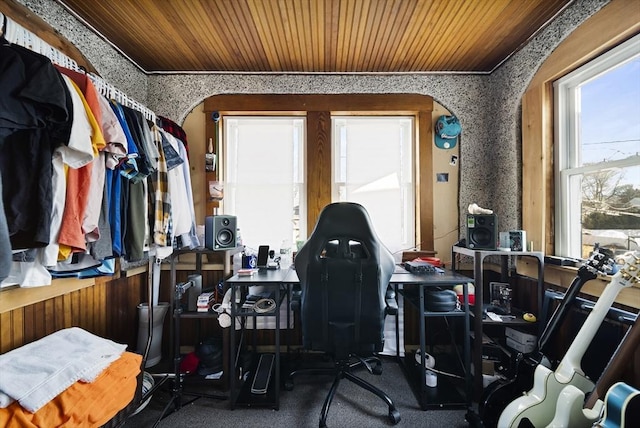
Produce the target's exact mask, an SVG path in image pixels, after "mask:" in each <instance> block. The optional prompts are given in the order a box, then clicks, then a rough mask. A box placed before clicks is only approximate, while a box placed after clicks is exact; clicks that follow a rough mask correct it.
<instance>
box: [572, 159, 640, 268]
mask: <svg viewBox="0 0 640 428" xmlns="http://www.w3.org/2000/svg"><path fill="white" fill-rule="evenodd" d="M595 243H599V244H600V245H601V246H603V247H606V248H609V249H611V250H613V251H614V253H616V254H618V253H623V252H625V251H628V250H637V249H639V248H640V247H639V244H640V166H634V167H627V168H611V169H602V170H598V171H594V172H591V173H586V174H584V176H583V178H582V246H583V248H582V254H583V257H584V256H585V255H588V254H589V251H591V249H593V245H594V244H595Z"/></svg>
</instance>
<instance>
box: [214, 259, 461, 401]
mask: <svg viewBox="0 0 640 428" xmlns="http://www.w3.org/2000/svg"><path fill="white" fill-rule="evenodd" d="M226 282H227V286H228V287H231V289H232V298H231V301H232V302H235V301H236V300H235V296H236V294H235V293H236V291H237V289H238V288H239V287H242V286H249V285H266V286H273V287H274V288H275V291H276V295H275V300H276V302H278V308H276V310H275V313H271V314H269V315H271V316H274V315H275V317H276V333H275V340H276V343H275V345H276V355H275V364H276V367H275V379H272V384H274V385H273V388H274V389H275V390H274V395H273V396H270V398H269V399H268V400H266V401H265V402H264V403H263V404H268V405H271V406H274V407H275V408H278V405H279V388H280V385H279V383H280V353H279V350H280V310H279V305H280V302H281V301H282V295H281V292H285V293H286V295H287V296H290V291H291V286H292V285H295V284H299V282H300V281H299V279H298V275H297V274H296V272H295V270H294V269H286V270H285V269H283V270H267V271H261V272H258V273H256V274H254V275H252V276H238V275H234V276H232V277H231V278H229V279H228V280H227V281H226ZM469 282H473V280H472V279H470V278H468V277H466V276H464V275H461V274H459V273H456V272H451V271H445V273H443V274H426V275H414V274H411V273H408V272H406V273H404V272H403V273H394V274H393V276H392V277H391V280H390V281H389V283H390V284H391V285H392V286H393V288H394V290H396V292H398V291H400V292H401V291H402V290H408V289H409V288H412V287H417V288H418V296H419V297H418V302H417V305H418V309H419V312H420V349H421V352H422V355H424V352H425V348H426V331H425V319H426V318H429V317H461V318H463V319H464V330H465V332H464V337H463V342H464V343H463V358H462V359H463V367H462V370H463V377H464V388H463V389H464V394H462V395H461V396H456V397H455V398H453V396H452V394H451V391H448V390H447V388H444V387H443V388H428V387H427V386H426V371H425V367H424V366H423V367H422V370H421V371H420V374H421V375H420V378H419V379H416V376H415V371H414V372H413V373H412V372H411V370H410V369H409V366H410V364H408V363H407V362H405V361H403V359H402V358H401V357H400V350H399V346H396V357H397V359H398V361H399V363H400V365H401V367H402V368H403V370H404V371H405V375H406V377H407V380H408V381H409V382H410V384H411V385H412V387H413V388H414V393H415V394H416V397H417V399H418V402H419V403H420V406H421V407H422V409H423V410H427V409H429V408H442V407H444V406H450V405H452V406H456V407H469V406H470V405H471V372H470V370H469V368H470V366H471V363H470V344H469V337H470V335H469V311H468V310H462V311H452V312H429V311H425V310H424V288H425V287H437V286H453V285H456V284H463V292H464V301H465V302H468V289H467V283H469ZM396 296H398V294H397V293H396ZM468 307H469V306H468V305H466V304H465V305H463V309H465V308H468ZM245 312H246V311H245ZM288 314H289V312H287V317H288ZM241 316H247V314H246V313H244V314H243V313H242V312H241V310H240V304H235V305H232V310H231V318H232V324H231V326H232V328H231V334H230V341H231V344H230V351H231V366H232V367H231V390H232V391H235V382H236V381H237V379H236V375H237V373H236V360H237V357H238V355H237V354H236V349H235V347H236V343H235V336H236V331H235V325H236V317H241ZM251 316H256V315H254V314H251ZM254 325H255V324H254ZM287 325H289V320H287ZM399 339H400V337H399V319H398V315H396V343H397V344H399V343H400V340H399ZM405 360H406V358H405ZM413 365H414V366H415V364H413ZM441 381H442V385H443V386H444V385H445V384H447V383H448V382H447V380H446V379H443V377H442V376H439V380H438V384H439V385H440V382H441ZM245 383H247V382H245ZM436 389H437V392H438V394H436V393H434V391H435V390H436ZM440 392H443V394H442V395H441V394H439V393H440ZM233 394H234V393H233V392H232V400H231V401H232V406H233V405H234V403H236V401H237V400H235V399H234V397H233ZM442 397H444V399H443V400H444V401H437V402H436V401H435V400H439V399H440V398H442ZM236 398H237V397H236Z"/></svg>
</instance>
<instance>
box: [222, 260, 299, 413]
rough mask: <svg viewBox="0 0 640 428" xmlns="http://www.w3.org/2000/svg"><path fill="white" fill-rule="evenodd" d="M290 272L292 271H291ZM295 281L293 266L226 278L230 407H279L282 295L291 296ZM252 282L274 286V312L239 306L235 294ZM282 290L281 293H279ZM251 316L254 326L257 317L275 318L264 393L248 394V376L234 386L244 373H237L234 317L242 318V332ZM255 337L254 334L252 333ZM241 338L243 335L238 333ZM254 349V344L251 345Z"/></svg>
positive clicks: (241, 291) (256, 362)
mask: <svg viewBox="0 0 640 428" xmlns="http://www.w3.org/2000/svg"><path fill="white" fill-rule="evenodd" d="M292 272H293V274H292ZM297 282H298V276H297V275H295V271H293V269H277V270H260V271H259V272H257V273H255V274H253V275H250V276H239V275H237V274H235V275H233V276H232V277H231V278H229V279H227V281H226V283H227V287H228V288H229V289H230V290H231V314H230V315H231V332H230V335H229V339H230V340H229V341H230V343H229V351H230V356H231V361H230V370H229V371H230V375H231V376H230V382H229V386H230V395H231V408H232V409H233V408H234V407H235V406H236V405H246V406H268V407H272V408H274V409H276V410H277V409H278V408H279V406H280V304H281V303H282V300H283V298H284V296H287V297H290V295H291V293H290V285H291V284H292V283H297ZM252 285H261V286H265V287H270V288H273V289H274V292H275V296H274V300H275V302H276V308H275V311H273V312H269V313H262V314H258V313H256V312H253V311H252V310H247V309H243V308H242V303H241V300H242V299H240V296H239V295H238V293H241V294H242V293H243V292H244V293H245V294H246V292H247V288H248V287H249V286H252ZM283 291H284V294H283V293H282V292H283ZM249 316H251V317H254V318H253V320H254V323H253V326H254V328H255V326H256V322H255V321H256V318H257V317H264V316H275V317H276V328H275V342H276V343H275V359H274V364H275V373H274V377H273V378H272V379H271V382H270V383H269V388H268V390H267V393H266V394H264V395H257V394H251V391H250V386H251V379H247V380H246V381H245V382H244V383H243V384H241V385H236V383H237V382H238V381H239V379H238V376H240V377H241V376H242V375H243V373H238V367H237V365H238V360H239V358H240V346H238V349H236V328H235V326H236V320H237V319H240V320H241V325H242V332H241V334H243V333H244V322H245V320H246V317H249ZM287 325H290V319H289V311H287ZM254 337H255V336H254ZM241 338H242V336H241ZM254 349H255V347H254ZM257 364H258V361H257V358H256V361H253V363H252V368H251V369H250V373H251V374H253V373H255V371H256V370H255V368H256V365H257Z"/></svg>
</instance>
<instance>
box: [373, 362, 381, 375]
mask: <svg viewBox="0 0 640 428" xmlns="http://www.w3.org/2000/svg"><path fill="white" fill-rule="evenodd" d="M372 372H373V374H374V375H381V374H382V363H380V362H378V363H376V365H375V366H374V367H373V369H372Z"/></svg>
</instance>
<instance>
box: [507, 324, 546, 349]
mask: <svg viewBox="0 0 640 428" xmlns="http://www.w3.org/2000/svg"><path fill="white" fill-rule="evenodd" d="M504 335H505V336H507V338H508V339H511V340H513V341H515V342H518V343H520V344H521V345H533V346H534V347H535V346H536V344H537V343H538V336H535V335H533V334H528V333H523V332H521V331H518V330H516V329H514V328H511V327H506V328H505V329H504Z"/></svg>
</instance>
